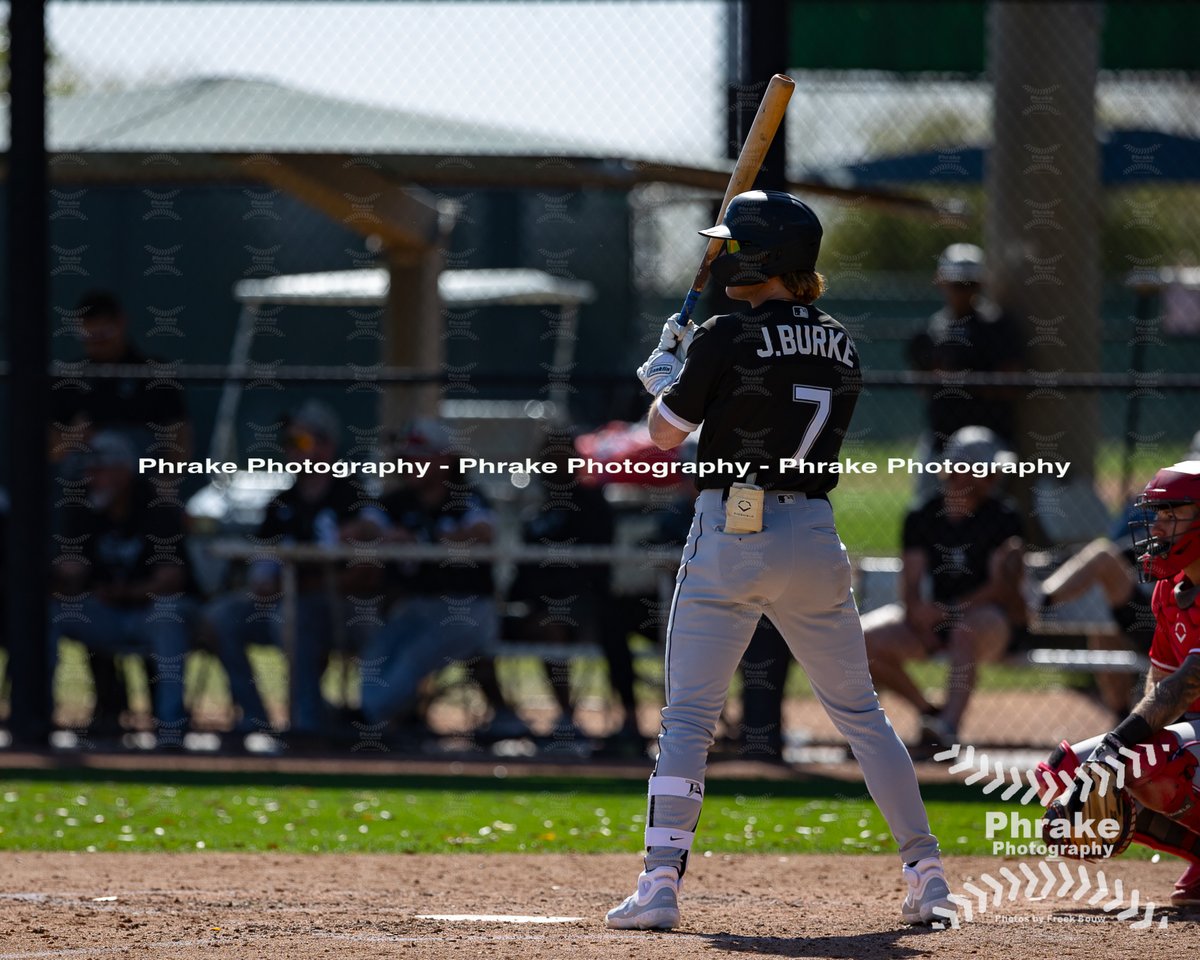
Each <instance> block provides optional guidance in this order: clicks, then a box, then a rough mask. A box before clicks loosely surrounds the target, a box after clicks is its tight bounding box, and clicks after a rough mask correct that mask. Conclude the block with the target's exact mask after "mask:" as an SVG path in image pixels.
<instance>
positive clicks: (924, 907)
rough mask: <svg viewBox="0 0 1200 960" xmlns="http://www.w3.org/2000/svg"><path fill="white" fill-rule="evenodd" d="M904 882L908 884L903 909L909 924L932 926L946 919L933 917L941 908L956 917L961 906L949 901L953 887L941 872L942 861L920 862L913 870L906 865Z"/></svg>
mask: <svg viewBox="0 0 1200 960" xmlns="http://www.w3.org/2000/svg"><path fill="white" fill-rule="evenodd" d="M904 879H905V881H906V882H907V883H908V895H907V896H905V898H904V903H903V904H902V905H901V907H900V913H901V915H902V916H903V917H904V920H905V922H906V923H933V922H934V921H935V920H937V921H939V922H940V921H941V920H942V919H943V918H942V917H940V916H939V914H936V913H934V912H933V911H934V909H935V908H937V907H941V908H942V909H944V910H948V911H951V912H953V913H957V912H958V906H957V905H956V904H955V903H954V901H953V900H951V899H950V887H949V886H947V884H946V875H945V874H944V873H943V872H942V861H941V860H940V859H938V858H937V857H926V858H925V859H924V860H918V861H917V862H916V864H915V865H914V866H911V867H910V866H908V864H905V865H904Z"/></svg>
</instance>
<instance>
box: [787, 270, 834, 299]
mask: <svg viewBox="0 0 1200 960" xmlns="http://www.w3.org/2000/svg"><path fill="white" fill-rule="evenodd" d="M779 279H780V281H781V282H782V283H783V285H784V286H785V287H787V289H788V293H790V294H791V295H792V296H793V297H795V298H796V299H797V300H799V301H800V302H801V303H812V302H813V301H814V300H816V299H817V298H818V297H819V296H821V294H823V293H824V292H825V278H824V277H823V276H821V274H819V273H817V271H816V270H792V271H790V272H789V273H785V274H783V275H782V276H780V278H779Z"/></svg>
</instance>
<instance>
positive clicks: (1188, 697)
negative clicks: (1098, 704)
mask: <svg viewBox="0 0 1200 960" xmlns="http://www.w3.org/2000/svg"><path fill="white" fill-rule="evenodd" d="M1197 697H1200V653H1192V654H1189V655H1188V656H1187V657H1186V658H1185V659H1184V661H1183V663H1181V664H1180V665H1179V669H1178V670H1176V671H1174V672H1173V673H1167V672H1166V671H1164V670H1159V669H1158V668H1156V667H1153V668H1151V671H1150V675H1149V677H1147V678H1146V695H1145V696H1144V697H1142V701H1141V703H1139V704H1138V705H1137V706H1136V707H1134V708H1133V711H1132V713H1133V715H1135V716H1139V717H1141V718H1142V719H1143V720H1145V721H1146V723H1147V724H1148V725H1149V726H1150V727H1151V729H1153V730H1161V729H1162V728H1163V727H1165V726H1166V725H1167V724H1169V723H1172V722H1174V721H1175V720H1178V719H1179V717H1180V716H1181V715H1182V714H1183V713H1184V711H1186V710H1187V708H1188V705H1189V704H1190V703H1191V702H1192V701H1193V700H1195V699H1196V698H1197Z"/></svg>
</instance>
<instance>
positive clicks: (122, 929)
mask: <svg viewBox="0 0 1200 960" xmlns="http://www.w3.org/2000/svg"><path fill="white" fill-rule="evenodd" d="M3 863H4V866H5V870H4V873H3V877H2V878H0V900H2V901H4V906H3V909H2V910H0V960H16V958H34V957H39V958H41V957H70V958H92V957H96V958H106V957H113V956H120V957H130V958H151V957H154V958H167V957H170V958H173V960H174V958H178V960H190V958H198V957H206V958H211V957H214V956H219V957H229V958H262V957H275V958H279V960H284V958H287V960H291V958H301V960H303V958H328V957H337V956H339V955H340V956H345V957H348V956H353V957H355V958H366V957H409V958H411V957H439V958H440V957H464V958H465V957H484V956H486V957H489V958H492V960H505V958H508V960H522V958H527V957H551V956H554V957H559V956H563V955H567V954H569V955H570V956H571V957H572V958H573V960H576V958H591V957H605V958H609V957H626V956H627V957H635V958H638V960H642V958H647V957H664V958H665V957H671V958H675V960H678V958H689V957H713V956H720V955H721V954H723V953H754V954H762V955H767V956H783V957H813V958H820V957H829V958H835V957H836V958H849V957H860V958H880V960H882V958H895V957H899V958H905V957H922V956H929V957H947V958H968V957H969V958H972V960H979V958H989V957H1014V958H1025V957H1028V958H1037V960H1044V958H1047V957H1068V956H1071V957H1073V956H1080V957H1088V958H1089V960H1094V958H1108V957H1113V958H1117V957H1130V956H1134V955H1137V956H1138V957H1139V960H1155V958H1168V957H1169V958H1172V960H1176V958H1178V957H1179V956H1180V955H1183V954H1185V953H1187V952H1189V950H1191V949H1192V948H1194V946H1195V943H1196V937H1197V933H1198V931H1200V912H1197V913H1193V914H1190V915H1186V914H1181V913H1179V912H1174V911H1167V912H1166V913H1165V914H1164V915H1165V916H1167V917H1168V920H1169V922H1168V925H1167V926H1166V927H1165V928H1161V927H1159V926H1158V925H1157V923H1156V924H1155V925H1154V926H1153V927H1152V928H1151V929H1148V930H1135V929H1131V927H1130V926H1129V924H1128V922H1121V921H1118V920H1115V919H1112V918H1111V917H1110V916H1108V915H1106V914H1104V913H1103V912H1102V911H1101V910H1100V909H1099V907H1095V908H1089V907H1087V906H1086V899H1087V898H1085V899H1084V901H1082V902H1081V903H1080V902H1075V901H1073V900H1071V899H1069V898H1062V899H1054V898H1050V899H1046V900H1037V901H1033V902H1030V901H1028V900H1025V899H1023V898H1019V899H1017V900H1016V901H1015V902H1011V903H1010V902H1007V901H1005V902H1004V903H1003V905H1002V906H1000V907H989V909H988V912H987V913H986V914H984V915H983V916H982V917H976V918H975V920H974V921H973V922H971V923H969V924H964V925H963V927H962V928H961V929H959V930H944V931H927V930H921V929H910V928H907V927H905V926H903V925H902V924H901V923H900V922H899V912H898V906H899V901H900V897H901V895H902V882H901V879H900V875H899V870H898V869H897V864H896V863H895V861H894V860H893V859H892V858H890V857H884V856H873V857H868V856H855V857H849V856H847V857H817V856H813V857H778V856H713V857H711V858H705V859H702V860H700V861H698V862H697V863H696V865H695V867H694V869H693V870H692V872H691V873H690V874H689V876H688V880H687V885H686V887H687V889H686V891H685V893H686V897H685V900H684V917H683V925H682V928H681V930H679V931H676V932H673V933H669V934H659V933H653V934H651V933H633V932H617V931H609V930H606V929H604V927H603V924H602V922H601V919H600V918H601V916H602V914H603V912H604V911H605V910H606V909H607V908H608V907H609V906H611V905H613V904H614V903H616V902H617V901H618V900H619V899H620V898H621V897H623V896H624V895H625V894H626V893H627V892H628V890H629V889H631V888H632V887H631V884H632V881H633V877H634V874H635V872H636V869H637V863H638V861H637V857H636V856H634V855H632V854H631V855H629V856H609V855H603V856H601V855H592V856H558V855H554V856H552V855H532V856H504V855H490V856H479V855H470V854H462V855H448V856H375V855H371V856H335V855H325V856H311V857H304V856H273V855H243V854H202V853H197V854H135V853H130V854H51V853H35V854H5V855H4V858H3ZM1005 865H1006V864H1005V862H1004V861H1000V860H993V859H984V858H959V859H955V860H951V861H949V863H948V873H949V875H950V879H951V881H952V884H953V885H954V886H955V887H956V888H957V887H959V885H960V884H962V883H963V882H971V881H975V882H980V875H981V874H982V873H983V872H989V873H992V874H995V873H997V871H998V870H999V868H1000V867H1002V866H1005ZM1007 866H1009V867H1010V868H1012V869H1014V870H1016V869H1017V864H1015V863H1008V864H1007ZM1109 867H1110V870H1109V878H1110V883H1111V882H1112V880H1113V879H1115V878H1116V877H1117V876H1119V877H1120V878H1121V879H1122V881H1123V883H1124V892H1125V896H1126V899H1128V898H1129V895H1130V890H1131V889H1132V888H1134V887H1136V888H1138V889H1139V890H1140V891H1141V892H1142V895H1143V897H1142V898H1143V901H1144V900H1145V899H1146V898H1147V897H1149V898H1151V899H1159V900H1163V899H1165V897H1166V895H1167V893H1168V892H1169V890H1170V886H1171V883H1172V882H1173V880H1174V879H1175V877H1176V875H1177V874H1178V872H1179V868H1178V865H1177V862H1170V863H1159V864H1152V863H1147V862H1144V861H1143V862H1132V861H1130V862H1124V863H1114V864H1109ZM1112 868H1115V869H1112ZM429 914H439V915H444V914H474V915H500V914H502V915H510V916H511V915H529V916H537V917H559V918H561V917H565V918H582V919H568V920H567V921H566V922H561V923H552V924H545V923H543V924H533V923H522V924H515V923H501V922H497V921H495V920H485V921H466V922H459V921H448V920H426V919H419V917H420V916H422V915H429Z"/></svg>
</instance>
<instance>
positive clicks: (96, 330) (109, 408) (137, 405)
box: [50, 290, 191, 462]
mask: <svg viewBox="0 0 1200 960" xmlns="http://www.w3.org/2000/svg"><path fill="white" fill-rule="evenodd" d="M74 315H75V317H76V319H77V321H78V323H79V328H78V332H79V336H80V339H81V341H82V343H83V352H84V359H83V362H82V363H81V364H79V373H80V374H86V373H87V371H88V368H89V367H90V366H91V365H92V364H130V365H143V364H153V363H155V362H156V359H155V358H152V357H149V356H146V355H145V354H144V353H142V352H141V351H140V350H139V349H138V348H137V346H136V345H135V344H134V343H133V341H131V340H130V339H129V320H128V318H127V317H126V315H125V311H124V310H123V309H122V307H121V304H120V303H119V302H118V301H117V299H116V297H114V296H113V295H112V294H110V293H106V292H104V291H99V290H97V291H92V292H91V293H87V294H85V295H84V296H83V297H82V298H81V299H80V301H79V303H78V305H77V306H76V308H75V311H74ZM50 418H51V425H50V458H51V460H53V461H55V462H62V461H63V460H64V459H65V458H69V457H70V454H71V453H72V452H73V451H78V450H81V449H83V446H84V445H85V444H86V443H87V439H88V437H89V436H91V434H93V433H94V432H96V431H97V430H109V431H118V432H120V433H123V434H125V435H127V436H128V437H129V439H130V441H131V442H132V443H133V445H134V449H135V451H136V452H137V453H138V455H139V456H140V455H141V454H143V453H146V452H147V451H149V452H151V453H152V454H153V455H154V456H156V457H161V458H164V459H175V460H186V459H187V457H188V454H189V452H190V450H191V427H190V424H189V422H188V414H187V406H186V404H185V402H184V397H183V387H182V385H181V384H179V383H178V382H175V381H173V380H170V379H168V378H166V377H162V378H154V379H146V378H141V377H137V378H133V377H130V378H121V379H103V380H82V379H75V378H73V377H64V378H62V379H61V380H59V381H57V382H56V383H55V384H54V389H53V390H52V391H51V400H50Z"/></svg>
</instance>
